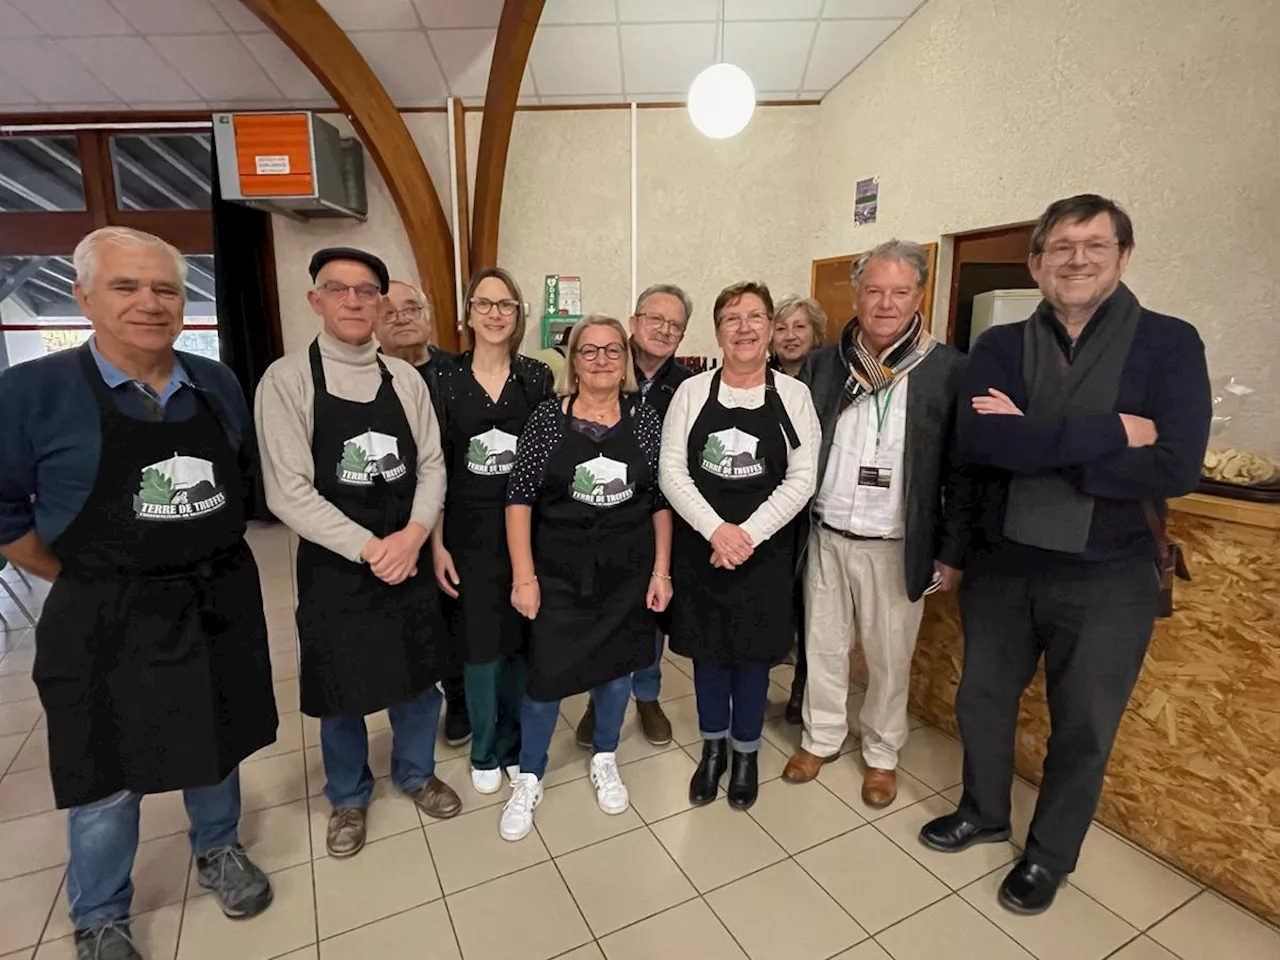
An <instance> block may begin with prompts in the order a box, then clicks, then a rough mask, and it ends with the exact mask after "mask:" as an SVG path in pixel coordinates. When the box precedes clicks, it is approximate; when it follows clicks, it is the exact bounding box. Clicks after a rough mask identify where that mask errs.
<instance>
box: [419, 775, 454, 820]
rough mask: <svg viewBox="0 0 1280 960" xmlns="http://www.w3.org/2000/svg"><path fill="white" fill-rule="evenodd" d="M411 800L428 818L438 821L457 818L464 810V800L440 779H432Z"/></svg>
mask: <svg viewBox="0 0 1280 960" xmlns="http://www.w3.org/2000/svg"><path fill="white" fill-rule="evenodd" d="M409 798H410V799H411V800H413V802H414V803H416V804H417V805H418V809H419V810H421V811H422V812H423V813H425V814H426V815H427V816H428V817H433V818H434V819H436V820H448V819H449V818H450V817H456V816H457V815H458V813H459V812H460V811H461V810H462V799H461V798H460V797H459V796H458V795H457V794H456V793H455V792H454V790H453V787H451V786H449V785H448V784H447V783H445V782H444V781H443V780H441V779H440V778H439V777H432V778H431V779H430V780H428V781H427V782H426V783H424V784H423V785H422V786H420V787H419V788H418V789H417V790H415V791H413V793H411V794H409Z"/></svg>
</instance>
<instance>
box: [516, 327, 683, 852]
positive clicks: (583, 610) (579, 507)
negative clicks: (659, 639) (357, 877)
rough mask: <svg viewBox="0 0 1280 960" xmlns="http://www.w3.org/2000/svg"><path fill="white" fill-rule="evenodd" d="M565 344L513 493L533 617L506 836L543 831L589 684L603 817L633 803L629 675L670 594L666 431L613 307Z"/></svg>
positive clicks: (522, 605) (525, 600) (520, 584)
mask: <svg viewBox="0 0 1280 960" xmlns="http://www.w3.org/2000/svg"><path fill="white" fill-rule="evenodd" d="M568 353H569V356H568V361H569V362H568V363H567V364H566V365H565V369H564V370H563V371H562V372H561V375H560V377H559V378H558V380H557V383H556V393H557V394H559V395H560V398H558V399H555V400H548V401H546V402H544V403H543V404H541V405H540V406H539V407H538V408H537V409H536V410H535V411H534V412H533V416H531V417H530V418H529V421H528V423H527V424H526V425H525V430H524V433H523V434H522V435H521V437H520V444H519V446H518V448H517V450H516V463H515V468H514V469H513V470H512V472H511V482H510V485H509V487H508V490H507V546H508V549H509V550H510V553H511V568H512V572H513V576H514V585H513V587H512V590H511V604H512V606H514V607H515V608H516V609H517V610H518V611H519V612H520V613H521V614H522V615H524V616H525V617H527V618H528V619H529V620H531V621H532V624H533V627H532V635H531V637H530V645H529V659H528V675H527V683H526V688H525V697H524V702H523V704H522V705H521V710H520V726H521V732H522V738H523V739H522V744H521V749H520V772H519V773H518V774H516V775H515V776H514V777H513V778H512V791H511V799H510V800H508V801H507V805H506V806H505V807H504V808H503V811H502V818H501V822H500V824H499V833H500V834H501V835H502V837H503V839H505V840H520V839H522V838H523V837H525V836H526V835H527V834H528V833H529V831H530V830H531V829H532V828H533V811H534V808H535V807H537V806H538V804H539V803H540V802H541V801H542V776H543V774H544V773H545V771H546V768H547V749H548V747H549V745H550V743H551V735H552V733H553V732H554V730H555V726H556V719H557V717H558V716H559V713H560V700H561V699H562V698H563V697H568V696H572V695H574V694H577V693H583V692H585V691H587V690H590V691H591V699H592V703H593V704H594V705H595V716H596V725H595V732H594V737H593V751H594V753H593V756H592V758H591V782H592V784H593V785H594V786H595V788H596V801H597V803H598V804H599V806H600V809H601V810H602V811H604V812H605V813H607V814H619V813H622V812H624V811H625V810H626V809H627V808H628V806H629V805H630V800H629V797H628V795H627V788H626V786H625V785H624V784H623V782H622V778H621V776H619V774H618V764H617V759H616V755H615V754H616V751H617V749H618V739H619V735H620V731H621V729H622V718H623V715H624V714H625V713H626V709H627V701H628V699H629V698H630V696H631V673H632V671H634V670H638V669H639V668H641V667H644V666H647V665H648V664H649V663H650V662H651V661H652V660H653V632H654V613H655V612H659V611H662V610H665V609H666V607H667V604H668V603H669V602H670V600H671V574H670V565H671V510H670V508H669V507H668V506H667V502H666V500H665V499H663V496H662V493H661V491H660V490H659V489H658V445H659V441H660V437H661V433H662V427H661V422H660V421H659V419H658V415H657V413H656V412H655V411H654V410H653V408H652V407H649V406H647V405H645V404H643V403H638V402H637V400H636V397H635V392H636V380H635V373H634V371H633V367H632V362H631V357H630V351H629V349H628V344H627V335H626V331H625V330H624V329H623V327H622V324H621V323H619V322H618V321H617V320H615V319H613V318H612V317H606V316H601V315H598V314H597V315H592V316H589V317H585V318H584V319H582V320H580V321H578V323H577V325H576V326H575V327H574V328H573V332H572V333H571V334H570V336H569V345H568ZM535 514H536V521H537V522H536V528H537V533H536V535H535V534H534V533H533V530H534V527H535V522H534V521H535Z"/></svg>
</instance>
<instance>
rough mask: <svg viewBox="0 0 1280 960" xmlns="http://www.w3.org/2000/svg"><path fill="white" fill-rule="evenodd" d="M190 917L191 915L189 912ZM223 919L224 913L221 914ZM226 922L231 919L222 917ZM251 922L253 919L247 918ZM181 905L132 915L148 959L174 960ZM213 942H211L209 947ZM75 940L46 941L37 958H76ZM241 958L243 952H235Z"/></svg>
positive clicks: (135, 935) (133, 927) (137, 940)
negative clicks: (226, 919)
mask: <svg viewBox="0 0 1280 960" xmlns="http://www.w3.org/2000/svg"><path fill="white" fill-rule="evenodd" d="M188 916H190V914H188ZM218 918H219V919H220V920H222V913H221V912H219V913H218ZM222 922H223V923H227V922H228V921H225V920H223V921H222ZM246 922H252V921H246ZM182 925H183V913H182V904H180V903H175V904H172V905H171V906H168V907H163V908H161V909H159V910H153V911H152V912H150V913H139V914H135V915H134V917H133V923H132V925H131V931H130V932H131V933H132V934H133V939H134V942H135V943H136V944H137V945H138V949H139V950H140V951H141V952H142V955H143V956H144V957H146V958H147V960H172V957H173V956H174V954H175V953H176V952H177V949H178V931H179V930H180V929H182ZM212 946H213V945H212V944H210V947H212ZM75 956H76V948H75V939H74V938H73V937H71V936H66V937H63V938H62V939H60V940H46V942H44V943H42V944H41V945H40V949H39V950H37V951H36V958H37V960H75ZM204 956H213V957H222V956H227V954H223V953H220V952H216V948H215V950H214V952H210V953H206V954H204ZM234 956H235V957H236V960H241V957H242V956H245V955H242V954H235V955H234Z"/></svg>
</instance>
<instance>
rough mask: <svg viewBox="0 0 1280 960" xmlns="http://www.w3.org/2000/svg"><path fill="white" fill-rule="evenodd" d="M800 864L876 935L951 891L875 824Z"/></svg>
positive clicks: (801, 856) (809, 854) (817, 849)
mask: <svg viewBox="0 0 1280 960" xmlns="http://www.w3.org/2000/svg"><path fill="white" fill-rule="evenodd" d="M796 862H797V863H799V864H800V866H802V867H804V869H805V870H806V871H807V872H808V873H809V874H810V876H812V877H813V878H814V879H815V880H817V881H818V883H820V884H822V886H823V888H824V889H825V890H826V891H827V893H829V894H831V896H833V897H834V898H835V899H836V902H837V903H839V904H840V905H841V906H842V907H844V908H845V909H846V910H848V911H849V914H850V915H851V916H852V917H853V919H855V920H857V921H858V923H860V924H861V925H862V927H863V929H865V930H866V931H867V932H869V933H873V934H874V933H878V932H879V931H881V930H883V929H884V928H885V927H887V926H889V925H890V924H894V923H897V922H898V921H899V920H901V919H903V918H904V917H907V916H910V915H911V914H913V913H915V912H916V911H917V910H920V909H923V908H924V907H927V906H928V905H929V904H931V903H933V902H934V901H936V900H941V899H942V898H943V897H945V896H947V894H948V893H950V891H949V890H948V889H947V887H946V886H945V885H944V884H943V883H942V881H940V880H938V878H937V877H935V876H933V874H931V873H929V871H927V870H926V869H925V868H924V867H922V866H920V864H918V863H916V861H914V860H912V859H911V858H910V857H909V856H907V855H906V854H905V853H903V852H902V851H901V850H899V849H898V848H897V847H896V846H895V845H894V844H893V843H892V842H891V841H890V840H889V839H888V838H886V837H885V836H884V835H882V834H881V833H879V832H878V831H876V830H875V829H874V828H872V827H869V826H868V827H861V828H859V829H857V830H854V831H853V832H852V833H846V834H845V835H844V836H842V837H836V838H835V839H834V840H828V841H827V842H826V843H824V844H822V845H821V846H818V847H814V848H813V849H811V850H806V851H805V852H804V853H801V854H799V855H797V856H796Z"/></svg>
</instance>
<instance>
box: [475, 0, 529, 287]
mask: <svg viewBox="0 0 1280 960" xmlns="http://www.w3.org/2000/svg"><path fill="white" fill-rule="evenodd" d="M544 2H545V0H506V3H505V4H503V7H502V19H501V20H499V21H498V39H497V42H496V43H495V44H494V47H493V62H492V64H491V65H490V66H489V86H488V89H487V90H486V91H485V98H484V120H483V122H482V123H481V125H480V154H479V156H478V157H477V158H476V200H475V208H474V211H473V214H472V219H471V269H472V271H476V270H483V269H484V268H485V267H492V266H496V265H497V262H498V227H499V224H500V222H501V219H502V186H503V180H504V179H505V177H506V175H507V150H508V148H509V147H510V145H511V125H512V122H513V121H514V119H515V115H516V103H517V102H518V101H519V99H520V84H521V82H522V81H523V80H524V68H525V65H526V64H527V63H528V62H529V48H530V47H532V46H533V35H534V33H536V32H537V29H538V20H539V19H541V17H542V7H543V4H544Z"/></svg>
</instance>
